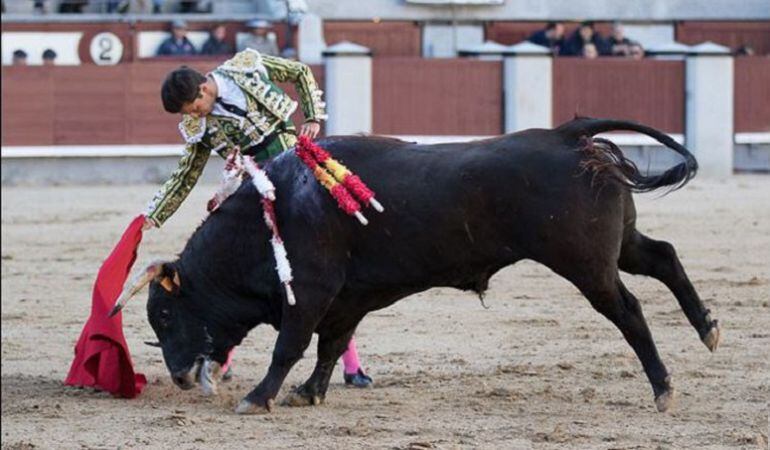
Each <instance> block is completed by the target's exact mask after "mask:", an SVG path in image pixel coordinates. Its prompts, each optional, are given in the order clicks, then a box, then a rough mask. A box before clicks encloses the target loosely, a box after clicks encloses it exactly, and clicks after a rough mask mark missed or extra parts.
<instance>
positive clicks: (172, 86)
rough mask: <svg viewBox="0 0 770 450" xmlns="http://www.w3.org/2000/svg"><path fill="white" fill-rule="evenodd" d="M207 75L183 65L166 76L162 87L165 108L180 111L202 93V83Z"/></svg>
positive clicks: (170, 110)
mask: <svg viewBox="0 0 770 450" xmlns="http://www.w3.org/2000/svg"><path fill="white" fill-rule="evenodd" d="M205 81H206V77H205V76H204V75H203V74H201V73H200V72H198V71H196V70H193V69H191V68H189V67H187V66H182V67H180V68H178V69H176V70H175V71H173V72H171V73H170V74H168V76H166V79H165V80H164V81H163V87H161V89H160V98H161V99H162V100H163V108H164V109H165V110H166V111H168V112H170V113H178V112H180V111H181V110H182V106H184V104H185V103H190V102H192V101H194V100H195V99H196V98H197V97H198V94H200V85H201V83H203V82H205Z"/></svg>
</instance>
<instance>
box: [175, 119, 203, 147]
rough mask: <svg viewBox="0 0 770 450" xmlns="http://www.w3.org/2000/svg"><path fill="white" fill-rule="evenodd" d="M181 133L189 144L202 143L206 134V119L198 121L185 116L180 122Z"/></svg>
mask: <svg viewBox="0 0 770 450" xmlns="http://www.w3.org/2000/svg"><path fill="white" fill-rule="evenodd" d="M179 132H180V133H182V137H183V138H184V140H185V142H187V143H188V144H195V143H198V142H200V141H201V139H203V135H204V134H206V118H205V117H201V118H200V119H196V118H195V117H193V116H191V115H189V114H185V115H183V116H182V121H181V122H179Z"/></svg>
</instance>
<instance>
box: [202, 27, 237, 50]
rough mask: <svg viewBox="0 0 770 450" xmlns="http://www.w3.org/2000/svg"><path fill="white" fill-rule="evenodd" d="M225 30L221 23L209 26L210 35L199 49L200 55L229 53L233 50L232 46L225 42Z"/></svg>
mask: <svg viewBox="0 0 770 450" xmlns="http://www.w3.org/2000/svg"><path fill="white" fill-rule="evenodd" d="M226 32H227V30H226V29H225V26H224V25H222V24H219V25H214V26H213V27H212V28H211V35H210V36H209V39H208V40H207V41H206V43H205V44H203V48H202V49H201V54H202V55H229V54H231V53H232V52H233V48H232V47H231V46H230V44H228V43H227V42H225V34H226Z"/></svg>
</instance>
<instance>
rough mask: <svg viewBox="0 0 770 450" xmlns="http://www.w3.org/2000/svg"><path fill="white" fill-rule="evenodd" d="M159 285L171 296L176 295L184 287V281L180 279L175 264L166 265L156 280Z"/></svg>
mask: <svg viewBox="0 0 770 450" xmlns="http://www.w3.org/2000/svg"><path fill="white" fill-rule="evenodd" d="M156 279H157V280H158V283H160V285H161V286H162V287H163V289H164V290H165V291H166V292H168V293H169V294H175V293H177V292H179V287H180V286H181V285H182V281H181V279H180V278H179V272H178V271H177V270H176V267H174V265H173V264H169V263H165V264H163V267H162V268H161V271H160V275H159V276H158V277H157V278H156Z"/></svg>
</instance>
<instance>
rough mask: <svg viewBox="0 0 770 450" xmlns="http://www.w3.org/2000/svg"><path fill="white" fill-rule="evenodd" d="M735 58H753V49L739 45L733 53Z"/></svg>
mask: <svg viewBox="0 0 770 450" xmlns="http://www.w3.org/2000/svg"><path fill="white" fill-rule="evenodd" d="M735 56H754V48H753V47H752V46H750V45H741V46H740V47H739V48H738V50H736V51H735Z"/></svg>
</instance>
